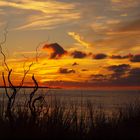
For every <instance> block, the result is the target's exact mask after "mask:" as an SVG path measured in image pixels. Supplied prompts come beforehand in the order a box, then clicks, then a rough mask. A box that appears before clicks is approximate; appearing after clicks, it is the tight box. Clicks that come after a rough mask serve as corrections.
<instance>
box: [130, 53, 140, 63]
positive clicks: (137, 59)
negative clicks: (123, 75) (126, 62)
mask: <svg viewBox="0 0 140 140" xmlns="http://www.w3.org/2000/svg"><path fill="white" fill-rule="evenodd" d="M130 61H131V62H140V54H138V55H134V56H133V57H132V58H131V59H130Z"/></svg>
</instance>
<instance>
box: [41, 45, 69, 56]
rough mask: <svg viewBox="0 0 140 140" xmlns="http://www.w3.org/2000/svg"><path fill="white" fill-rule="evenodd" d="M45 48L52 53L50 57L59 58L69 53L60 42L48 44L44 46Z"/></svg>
mask: <svg viewBox="0 0 140 140" xmlns="http://www.w3.org/2000/svg"><path fill="white" fill-rule="evenodd" d="M43 50H46V51H48V52H49V53H50V59H58V58H60V57H62V56H63V55H64V54H66V53H67V51H65V50H64V49H63V47H61V46H60V45H59V44H58V43H52V44H46V45H44V46H43Z"/></svg>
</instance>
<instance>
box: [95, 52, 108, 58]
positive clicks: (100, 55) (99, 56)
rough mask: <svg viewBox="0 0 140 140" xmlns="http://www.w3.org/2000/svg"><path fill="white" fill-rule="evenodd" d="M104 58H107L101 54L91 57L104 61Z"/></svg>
mask: <svg viewBox="0 0 140 140" xmlns="http://www.w3.org/2000/svg"><path fill="white" fill-rule="evenodd" d="M105 58H107V55H106V54H103V53H99V54H96V55H93V59H105Z"/></svg>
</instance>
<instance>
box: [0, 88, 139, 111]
mask: <svg viewBox="0 0 140 140" xmlns="http://www.w3.org/2000/svg"><path fill="white" fill-rule="evenodd" d="M31 91H32V89H23V90H22V91H20V92H19V93H18V95H17V98H16V102H22V101H24V100H25V99H28V97H29V93H30V92H31ZM24 92H25V93H26V94H24ZM0 93H1V94H0V100H1V101H2V98H3V93H4V89H0ZM40 94H42V95H44V96H45V100H46V102H47V103H53V101H54V99H56V100H59V101H60V102H61V103H64V105H69V104H76V105H78V106H81V105H82V106H84V105H85V104H86V103H87V101H90V102H92V103H93V104H94V105H95V106H102V107H103V108H105V109H107V110H110V109H115V108H118V107H120V106H124V105H125V104H129V103H133V102H134V101H136V100H139V99H140V91H138V90H129V91H126V90H125V91H120V90H119V91H116V90H115V91H99V90H64V89H49V90H48V89H39V90H38V92H37V93H36V95H40ZM4 98H5V100H6V96H5V97H4ZM5 102H6V101H5Z"/></svg>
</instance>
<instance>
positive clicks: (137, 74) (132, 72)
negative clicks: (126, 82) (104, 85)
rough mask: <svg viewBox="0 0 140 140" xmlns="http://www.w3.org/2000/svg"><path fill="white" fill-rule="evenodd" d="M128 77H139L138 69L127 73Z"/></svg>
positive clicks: (139, 71) (139, 70)
mask: <svg viewBox="0 0 140 140" xmlns="http://www.w3.org/2000/svg"><path fill="white" fill-rule="evenodd" d="M129 76H131V77H135V78H136V77H140V68H133V69H131V70H130V72H129Z"/></svg>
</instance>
